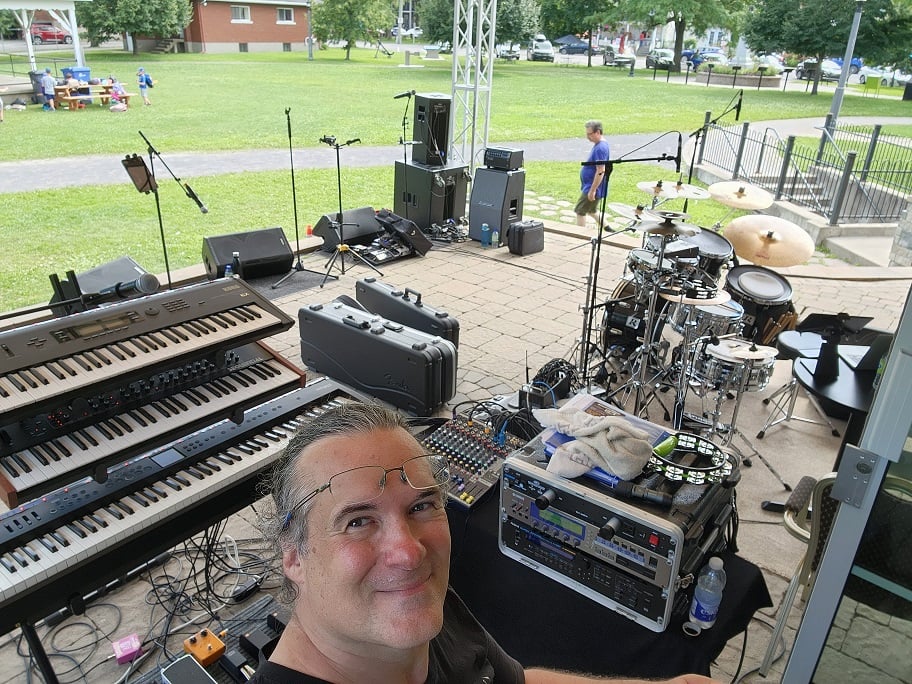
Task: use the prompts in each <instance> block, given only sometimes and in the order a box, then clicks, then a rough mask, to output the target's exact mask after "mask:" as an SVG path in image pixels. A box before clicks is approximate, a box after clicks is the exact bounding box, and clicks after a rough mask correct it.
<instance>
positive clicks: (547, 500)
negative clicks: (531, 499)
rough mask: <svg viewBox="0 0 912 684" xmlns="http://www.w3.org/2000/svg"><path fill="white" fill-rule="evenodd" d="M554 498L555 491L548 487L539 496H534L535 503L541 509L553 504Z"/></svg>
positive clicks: (555, 495) (555, 496)
mask: <svg viewBox="0 0 912 684" xmlns="http://www.w3.org/2000/svg"><path fill="white" fill-rule="evenodd" d="M556 498H557V493H556V492H555V491H554V490H553V489H549V490H548V491H546V492H545V493H544V494H542V495H541V496H537V497H535V505H536V506H538V510H540V511H543V510H545V509H546V508H547V507H548V506H550V505H551V504H553V503H554V500H555V499H556Z"/></svg>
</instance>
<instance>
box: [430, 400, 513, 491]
mask: <svg viewBox="0 0 912 684" xmlns="http://www.w3.org/2000/svg"><path fill="white" fill-rule="evenodd" d="M524 444H525V441H524V440H520V439H519V438H517V437H514V436H513V435H511V434H509V433H507V432H505V431H503V430H499V431H495V430H494V429H493V428H492V427H490V425H488V423H487V421H485V420H471V419H469V418H466V417H462V416H460V417H457V418H454V419H453V420H450V421H447V422H446V423H444V424H443V425H442V426H441V427H439V428H437V430H435V431H434V432H432V433H431V434H430V435H428V436H427V437H425V438H424V440H423V442H422V445H423V446H424V447H425V448H426V449H427V450H428V451H429V452H433V453H436V454H442V455H444V456H446V457H447V460H448V461H449V463H450V491H449V497H450V499H451V500H453V501H455V502H457V503H459V504H461V505H462V506H465V507H467V508H468V507H471V506H472V505H474V504H475V503H477V502H478V501H479V500H480V499H481V498H482V497H483V496H484V495H485V494H487V493H488V492H490V491H491V490H492V489H494V488H495V487H497V486H498V485H499V482H500V471H501V469H502V468H503V463H504V459H506V457H507V456H509V455H510V454H511V453H512V452H513V451H515V450H516V449H519V448H520V447H522V446H523V445H524Z"/></svg>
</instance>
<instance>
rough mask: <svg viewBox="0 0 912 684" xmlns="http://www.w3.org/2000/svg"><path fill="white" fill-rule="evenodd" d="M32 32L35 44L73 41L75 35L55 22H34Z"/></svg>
mask: <svg viewBox="0 0 912 684" xmlns="http://www.w3.org/2000/svg"><path fill="white" fill-rule="evenodd" d="M31 34H32V44H33V45H41V44H42V43H67V44H69V43H72V42H73V36H71V35H70V34H69V33H67V32H66V31H64V30H63V29H59V28H57V27H56V26H54V25H53V24H32V29H31Z"/></svg>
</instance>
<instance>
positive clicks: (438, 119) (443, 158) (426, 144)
mask: <svg viewBox="0 0 912 684" xmlns="http://www.w3.org/2000/svg"><path fill="white" fill-rule="evenodd" d="M451 104H452V98H451V97H450V96H449V95H442V94H440V93H426V94H418V95H415V115H414V122H413V124H412V135H413V136H414V138H415V144H414V145H412V161H413V162H416V163H418V164H427V165H428V166H444V165H446V162H447V150H448V149H449V147H450V109H451Z"/></svg>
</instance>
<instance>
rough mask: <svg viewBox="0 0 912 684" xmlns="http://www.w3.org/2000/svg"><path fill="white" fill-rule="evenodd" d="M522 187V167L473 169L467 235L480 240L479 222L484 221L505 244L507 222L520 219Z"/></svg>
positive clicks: (524, 181) (523, 177)
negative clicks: (516, 168)
mask: <svg viewBox="0 0 912 684" xmlns="http://www.w3.org/2000/svg"><path fill="white" fill-rule="evenodd" d="M525 189H526V171H525V169H518V170H516V171H500V170H497V169H485V168H477V169H475V180H474V181H473V183H472V197H471V199H470V200H469V237H470V238H472V239H473V240H481V224H482V223H487V224H488V226H490V228H491V230H492V231H494V230H496V231H498V232H499V233H500V244H501V245H505V244H506V243H507V229H508V228H509V227H510V224H511V223H516V222H517V221H522V212H523V193H524V192H525ZM498 246H499V245H498Z"/></svg>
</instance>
